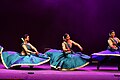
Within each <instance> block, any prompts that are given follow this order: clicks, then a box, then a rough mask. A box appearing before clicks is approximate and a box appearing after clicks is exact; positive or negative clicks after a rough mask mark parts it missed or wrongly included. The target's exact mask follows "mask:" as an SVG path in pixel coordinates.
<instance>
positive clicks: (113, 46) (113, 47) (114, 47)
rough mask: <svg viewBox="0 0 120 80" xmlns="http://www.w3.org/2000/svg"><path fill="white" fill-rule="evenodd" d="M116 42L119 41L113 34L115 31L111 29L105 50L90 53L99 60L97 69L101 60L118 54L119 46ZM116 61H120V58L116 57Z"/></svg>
mask: <svg viewBox="0 0 120 80" xmlns="http://www.w3.org/2000/svg"><path fill="white" fill-rule="evenodd" d="M118 43H120V40H119V38H117V37H116V36H115V31H114V30H111V31H110V32H109V38H108V48H107V50H105V51H101V52H98V53H93V54H92V58H93V59H96V60H98V61H99V64H98V66H97V69H99V67H100V65H101V64H102V63H103V61H105V60H107V59H108V58H109V59H110V58H114V57H110V56H120V47H119V46H118ZM106 56H107V57H106ZM117 61H118V63H120V59H118V60H117ZM118 65H119V64H118Z"/></svg>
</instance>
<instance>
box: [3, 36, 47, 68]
mask: <svg viewBox="0 0 120 80" xmlns="http://www.w3.org/2000/svg"><path fill="white" fill-rule="evenodd" d="M22 40H23V43H22V51H21V53H18V52H15V51H4V52H2V53H1V59H2V62H3V64H4V66H5V67H6V68H7V69H8V68H11V67H14V66H21V65H28V66H34V65H40V64H43V63H45V62H48V61H49V57H47V56H46V55H44V54H41V53H38V51H37V49H36V48H35V47H34V46H32V45H31V44H30V43H29V35H28V34H25V35H24V37H23V38H22ZM32 50H33V51H32Z"/></svg>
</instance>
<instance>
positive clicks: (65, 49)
mask: <svg viewBox="0 0 120 80" xmlns="http://www.w3.org/2000/svg"><path fill="white" fill-rule="evenodd" d="M62 49H63V51H64V52H68V51H70V49H69V48H68V49H67V48H66V47H65V43H64V42H63V43H62Z"/></svg>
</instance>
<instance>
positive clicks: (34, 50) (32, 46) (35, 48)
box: [29, 43, 39, 54]
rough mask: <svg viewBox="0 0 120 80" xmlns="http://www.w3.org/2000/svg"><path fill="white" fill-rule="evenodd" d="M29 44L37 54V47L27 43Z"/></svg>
mask: <svg viewBox="0 0 120 80" xmlns="http://www.w3.org/2000/svg"><path fill="white" fill-rule="evenodd" d="M29 45H30V47H31V48H32V49H33V50H34V51H35V52H36V53H37V54H38V53H39V52H38V51H37V49H36V48H35V47H34V46H33V45H32V44H30V43H29Z"/></svg>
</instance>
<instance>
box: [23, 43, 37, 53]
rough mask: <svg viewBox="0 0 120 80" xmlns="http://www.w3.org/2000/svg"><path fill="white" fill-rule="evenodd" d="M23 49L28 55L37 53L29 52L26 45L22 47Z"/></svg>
mask: <svg viewBox="0 0 120 80" xmlns="http://www.w3.org/2000/svg"><path fill="white" fill-rule="evenodd" d="M22 47H23V48H24V50H25V51H26V53H27V54H28V55H30V54H29V53H35V52H33V51H30V50H28V49H27V47H26V45H24V44H23V45H22Z"/></svg>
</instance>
